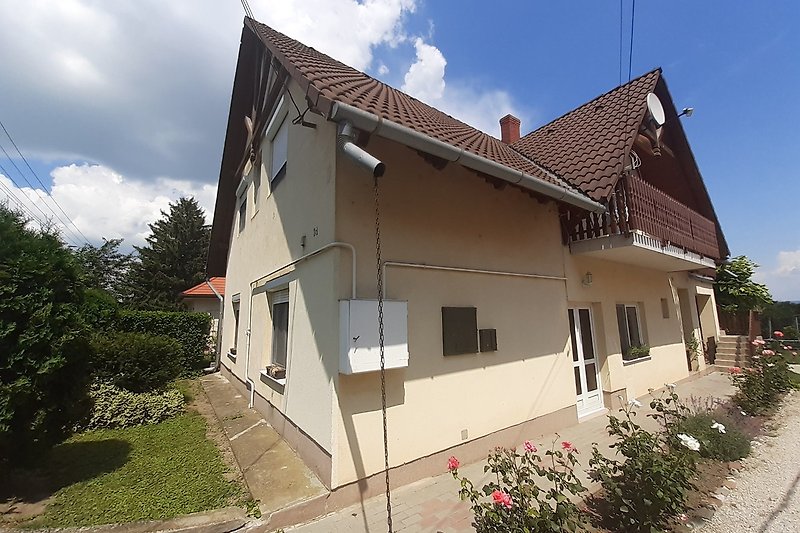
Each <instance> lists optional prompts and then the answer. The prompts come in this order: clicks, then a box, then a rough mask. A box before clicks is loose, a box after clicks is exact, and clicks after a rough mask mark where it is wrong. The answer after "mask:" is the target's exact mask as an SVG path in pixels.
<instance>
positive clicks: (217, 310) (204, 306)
mask: <svg viewBox="0 0 800 533" xmlns="http://www.w3.org/2000/svg"><path fill="white" fill-rule="evenodd" d="M224 298H225V277H224V276H213V277H210V278H209V279H208V280H206V281H201V282H200V283H198V284H197V285H195V286H194V287H189V288H188V289H186V290H185V291H183V292H181V294H180V299H181V301H182V302H183V303H184V304H186V307H188V308H189V311H195V312H198V313H207V314H209V315H211V331H210V335H211V338H212V339H216V338H217V334H218V332H219V319H220V315H221V312H222V309H221V307H222V303H223V301H224Z"/></svg>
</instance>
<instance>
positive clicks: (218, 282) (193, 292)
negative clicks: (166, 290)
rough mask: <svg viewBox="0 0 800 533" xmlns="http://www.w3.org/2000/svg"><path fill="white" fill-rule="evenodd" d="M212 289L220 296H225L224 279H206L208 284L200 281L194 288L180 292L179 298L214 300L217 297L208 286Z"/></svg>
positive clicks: (215, 277) (218, 277) (217, 277)
mask: <svg viewBox="0 0 800 533" xmlns="http://www.w3.org/2000/svg"><path fill="white" fill-rule="evenodd" d="M209 283H211V285H212V286H213V287H214V290H216V291H217V292H218V293H219V294H220V295H221V296H225V278H224V277H222V276H214V277H211V278H209V279H208V282H205V281H201V282H200V283H198V284H197V285H195V286H194V287H189V288H188V289H186V290H185V291H183V292H181V296H182V297H183V298H216V297H217V295H216V294H214V290H211V287H209V286H208V284H209Z"/></svg>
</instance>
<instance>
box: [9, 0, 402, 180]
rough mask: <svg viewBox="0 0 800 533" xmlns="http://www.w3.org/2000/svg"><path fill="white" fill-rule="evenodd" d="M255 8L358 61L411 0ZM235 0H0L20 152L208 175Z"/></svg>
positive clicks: (153, 172) (234, 38)
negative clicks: (134, 0) (131, 0)
mask: <svg viewBox="0 0 800 533" xmlns="http://www.w3.org/2000/svg"><path fill="white" fill-rule="evenodd" d="M250 3H251V6H252V8H253V12H254V14H255V16H256V18H257V19H259V20H261V21H263V22H265V23H267V24H270V25H271V26H273V27H274V28H275V29H277V30H279V31H282V32H284V33H286V34H288V35H290V36H291V37H294V38H297V39H300V40H301V41H303V42H305V43H306V44H308V45H310V46H314V47H316V48H317V49H319V50H321V51H323V52H325V53H328V54H330V55H332V56H333V57H336V58H337V59H340V60H342V61H344V62H345V63H347V64H350V65H352V66H354V67H356V68H359V69H367V68H369V66H370V65H371V63H372V62H373V54H374V51H375V49H376V47H378V46H382V45H388V46H397V45H398V44H399V43H402V42H404V41H405V39H406V36H405V32H404V24H405V17H406V16H407V15H408V14H411V13H413V12H414V10H415V8H416V1H415V0H361V1H358V0H281V1H279V2H275V1H272V0H251V2H250ZM243 16H244V15H243V10H242V7H241V5H240V3H239V2H238V1H236V0H226V1H217V0H171V1H169V2H164V1H163V0H138V1H136V2H130V1H124V0H104V1H102V2H98V1H96V0H59V1H58V2H53V1H52V0H5V1H2V2H0V20H2V21H3V22H4V23H5V26H6V28H13V31H12V30H8V31H3V32H0V65H3V80H4V81H8V82H13V83H4V84H3V92H2V94H3V98H4V101H7V102H14V105H13V106H11V105H9V106H6V107H5V108H4V110H3V114H2V117H0V118H2V120H3V122H4V123H5V124H6V126H7V127H9V128H10V130H11V132H12V134H13V135H14V137H15V139H16V141H17V143H18V144H19V145H20V147H22V149H23V151H24V152H25V154H26V156H28V157H29V158H34V159H39V160H61V161H63V160H68V161H93V162H97V163H100V164H102V165H105V166H107V167H110V168H114V169H116V170H117V171H118V172H120V173H122V174H124V175H125V176H129V177H131V178H137V179H145V180H147V179H153V178H154V177H155V176H171V177H173V178H179V179H188V180H193V181H203V182H216V179H217V175H218V172H219V163H220V158H221V154H222V144H223V141H224V136H225V128H226V124H227V115H228V110H229V106H230V94H231V85H232V83H233V76H234V69H235V67H236V59H237V50H238V47H239V41H240V35H241V31H242V20H243Z"/></svg>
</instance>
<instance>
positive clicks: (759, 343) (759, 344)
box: [753, 339, 766, 346]
mask: <svg viewBox="0 0 800 533" xmlns="http://www.w3.org/2000/svg"><path fill="white" fill-rule="evenodd" d="M765 344H766V342H764V341H763V340H762V339H756V340H754V341H753V346H764V345H765Z"/></svg>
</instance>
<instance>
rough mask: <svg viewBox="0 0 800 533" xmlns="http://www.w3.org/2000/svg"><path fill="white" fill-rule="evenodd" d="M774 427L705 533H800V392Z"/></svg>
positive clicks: (787, 403) (762, 439)
mask: <svg viewBox="0 0 800 533" xmlns="http://www.w3.org/2000/svg"><path fill="white" fill-rule="evenodd" d="M774 426H775V428H776V430H775V431H774V432H772V433H771V435H772V436H763V437H760V438H759V441H760V442H761V444H760V445H757V446H754V447H753V454H752V455H751V456H750V457H749V458H747V459H745V460H744V461H742V470H741V472H740V473H739V475H738V476H737V478H736V483H737V486H736V489H735V490H734V491H733V492H732V493H731V494H730V495H729V496H728V498H727V500H726V501H725V504H724V505H723V506H722V507H721V508H720V509H719V510H718V511H717V512H716V513H715V514H714V517H713V518H712V520H711V522H709V523H708V525H706V526H705V527H703V528H702V530H701V531H702V532H703V533H714V532H719V533H736V532H740V531H741V532H745V531H746V532H748V533H749V532H754V533H767V532H774V533H778V532H790V531H796V532H800V491H798V490H797V489H798V484H800V393H798V392H793V393H792V394H791V395H789V396H788V397H787V398H786V401H785V403H784V405H783V407H782V408H781V410H780V411H779V412H778V414H777V415H776V417H775V419H774Z"/></svg>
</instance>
